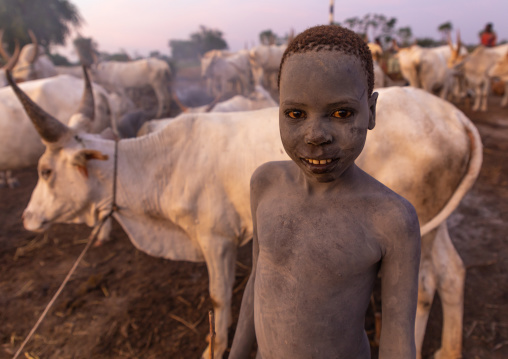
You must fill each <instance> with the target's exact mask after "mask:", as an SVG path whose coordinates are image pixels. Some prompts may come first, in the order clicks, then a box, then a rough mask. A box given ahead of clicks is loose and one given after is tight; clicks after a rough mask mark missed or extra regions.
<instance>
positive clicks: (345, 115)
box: [332, 110, 353, 118]
mask: <svg viewBox="0 0 508 359" xmlns="http://www.w3.org/2000/svg"><path fill="white" fill-rule="evenodd" d="M352 114H353V113H352V112H351V111H349V110H337V111H335V112H334V113H333V114H332V116H333V117H337V118H348V117H350V116H351V115H352Z"/></svg>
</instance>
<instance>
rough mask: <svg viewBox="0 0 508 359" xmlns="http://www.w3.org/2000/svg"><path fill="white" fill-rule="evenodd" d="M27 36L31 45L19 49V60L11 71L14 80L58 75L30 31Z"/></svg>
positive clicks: (28, 79) (19, 80)
mask: <svg viewBox="0 0 508 359" xmlns="http://www.w3.org/2000/svg"><path fill="white" fill-rule="evenodd" d="M28 34H29V35H30V38H31V39H32V43H31V44H27V45H25V46H23V48H22V49H21V53H20V55H19V60H18V62H17V63H16V65H15V66H14V68H13V69H12V75H13V77H14V79H15V80H16V81H17V82H23V81H31V80H37V79H43V78H46V77H52V76H56V75H58V73H57V72H56V69H55V65H53V62H52V61H51V60H50V58H49V57H48V56H47V55H46V54H45V53H44V52H45V51H44V47H42V46H41V45H39V43H38V41H37V38H36V37H35V35H34V34H33V32H32V31H28ZM0 46H1V37H0ZM2 51H3V49H2Z"/></svg>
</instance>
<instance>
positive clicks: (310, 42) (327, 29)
mask: <svg viewBox="0 0 508 359" xmlns="http://www.w3.org/2000/svg"><path fill="white" fill-rule="evenodd" d="M321 50H324V51H340V52H343V53H344V54H347V55H352V56H354V57H356V58H358V59H359V60H360V61H361V63H362V65H363V66H362V67H363V69H364V71H365V76H366V79H367V87H368V92H369V97H370V96H371V95H372V91H374V65H373V63H372V55H371V53H370V50H369V47H368V46H367V44H366V43H365V41H363V39H362V38H361V37H360V36H359V35H358V34H356V33H355V32H354V31H351V30H349V29H346V28H344V27H341V26H337V25H320V26H315V27H311V28H309V29H307V30H305V31H304V32H302V33H300V34H298V36H296V37H295V38H294V39H293V41H291V42H290V43H289V44H288V47H287V48H286V51H284V54H283V55H282V59H281V61H280V67H279V77H278V79H277V87H278V88H279V89H280V76H281V73H282V67H283V66H284V61H285V60H286V58H288V57H289V56H290V55H292V54H303V53H306V52H309V51H314V52H319V51H321Z"/></svg>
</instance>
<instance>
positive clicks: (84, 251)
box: [12, 215, 109, 359]
mask: <svg viewBox="0 0 508 359" xmlns="http://www.w3.org/2000/svg"><path fill="white" fill-rule="evenodd" d="M108 218H109V215H108V216H106V217H104V218H103V220H102V221H101V223H100V224H99V225H98V226H96V227H95V228H94V229H93V231H92V233H91V234H90V236H89V240H88V243H87V244H86V246H85V248H84V249H83V251H82V252H81V254H80V255H79V257H78V259H77V260H76V262H74V265H73V266H72V268H71V270H70V271H69V273H68V274H67V276H66V277H65V279H64V281H63V282H62V284H61V285H60V288H58V290H57V291H56V293H55V294H54V295H53V298H51V301H50V302H49V303H48V305H47V306H46V309H44V312H42V314H41V316H40V317H39V320H38V321H37V323H35V325H34V327H33V328H32V330H31V331H30V333H29V334H28V335H27V337H26V338H25V340H24V341H23V343H22V344H21V346H20V347H19V349H18V351H17V352H16V354H14V356H13V357H12V359H16V358H17V357H18V356H19V354H21V352H22V351H23V349H24V348H25V345H26V344H27V343H28V341H29V340H30V339H31V338H32V336H33V335H34V333H35V331H36V330H37V328H39V325H40V324H41V323H42V321H43V320H44V318H45V317H46V315H47V314H48V312H49V310H50V309H51V307H52V306H53V304H54V303H55V301H56V300H57V298H58V296H59V295H60V293H61V292H62V290H63V289H64V287H65V286H66V285H67V282H69V280H70V279H71V276H72V274H73V273H74V271H75V270H76V268H77V267H78V265H79V262H81V260H82V259H83V257H84V256H85V253H86V252H87V251H88V249H89V248H90V246H91V245H92V243H93V242H94V241H95V239H96V238H97V235H98V234H99V231H100V229H101V228H102V225H103V224H104V222H105V221H106V220H107V219H108Z"/></svg>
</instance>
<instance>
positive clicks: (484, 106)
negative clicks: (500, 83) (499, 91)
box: [481, 80, 490, 111]
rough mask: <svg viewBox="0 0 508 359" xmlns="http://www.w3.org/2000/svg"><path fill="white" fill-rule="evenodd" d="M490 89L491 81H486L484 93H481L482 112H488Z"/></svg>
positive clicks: (483, 87) (483, 88)
mask: <svg viewBox="0 0 508 359" xmlns="http://www.w3.org/2000/svg"><path fill="white" fill-rule="evenodd" d="M489 87H490V81H489V80H486V81H484V82H483V86H482V92H481V100H482V105H481V110H482V111H487V100H488V96H489Z"/></svg>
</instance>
